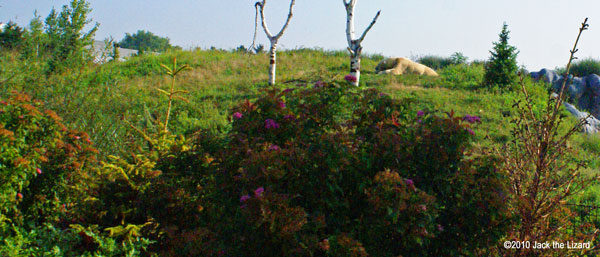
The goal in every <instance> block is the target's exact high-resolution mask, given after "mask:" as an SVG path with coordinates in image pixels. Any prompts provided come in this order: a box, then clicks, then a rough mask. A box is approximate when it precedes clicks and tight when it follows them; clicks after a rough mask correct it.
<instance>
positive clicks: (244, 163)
mask: <svg viewBox="0 0 600 257" xmlns="http://www.w3.org/2000/svg"><path fill="white" fill-rule="evenodd" d="M232 113H233V114H232V119H233V124H232V130H231V132H230V133H229V134H228V135H227V137H228V138H229V140H230V142H229V144H227V145H226V146H225V148H224V149H223V151H222V153H221V155H220V158H218V159H220V160H221V161H220V164H219V171H218V172H217V173H216V174H215V176H216V177H215V179H216V188H219V191H215V192H214V194H213V197H214V198H213V199H214V200H213V201H214V202H215V203H219V208H218V209H217V210H216V214H217V217H219V219H218V222H216V224H218V225H215V226H214V227H213V228H212V229H211V231H213V232H214V233H215V235H217V237H218V240H217V241H216V242H220V243H218V244H217V246H214V247H213V248H215V249H217V248H218V249H220V250H221V251H223V252H224V253H225V254H226V255H235V256H248V255H252V253H254V252H262V253H270V254H273V255H286V256H290V255H295V256H299V255H301V256H305V255H315V254H316V255H329V256H366V255H367V254H370V255H374V256H398V255H402V256H424V255H427V254H429V255H437V256H442V255H446V256H448V255H457V254H473V253H474V252H476V251H478V250H477V249H479V248H485V247H486V246H490V245H494V244H495V243H496V241H497V240H498V239H499V238H500V236H502V235H503V231H504V229H505V228H506V227H505V226H506V222H504V221H506V219H507V217H508V214H507V213H506V208H505V207H504V204H503V199H504V198H503V195H504V192H505V190H506V189H505V188H504V186H503V182H504V180H503V177H502V176H501V175H500V174H499V173H497V172H496V171H495V169H494V165H495V164H496V162H497V161H496V160H495V159H493V158H483V157H481V158H474V157H468V156H467V155H466V152H465V151H466V150H467V148H468V146H469V143H468V142H469V140H470V138H471V136H472V135H471V134H472V130H470V126H472V125H473V124H474V123H477V122H478V121H479V120H478V117H473V116H465V117H455V116H454V115H453V114H451V113H449V114H447V115H445V116H437V115H435V114H433V113H425V112H423V111H421V112H417V113H416V114H415V112H413V111H411V110H410V108H408V103H407V102H403V101H398V100H393V99H391V98H390V97H389V96H386V95H384V94H381V93H379V92H377V91H376V90H366V91H360V90H358V89H349V88H346V87H342V86H338V85H337V84H335V83H333V84H327V83H323V82H317V83H316V84H315V85H314V86H313V87H301V88H293V89H287V90H284V91H276V90H272V91H268V93H267V94H266V96H264V97H261V98H259V99H258V100H256V101H255V102H254V103H252V102H248V101H247V102H245V103H244V104H242V105H240V106H239V107H237V108H235V109H234V110H233V111H232ZM471 123H473V124H471ZM471 238H478V239H479V240H469V239H471ZM219 247H220V248H219ZM267 255H269V254H267Z"/></svg>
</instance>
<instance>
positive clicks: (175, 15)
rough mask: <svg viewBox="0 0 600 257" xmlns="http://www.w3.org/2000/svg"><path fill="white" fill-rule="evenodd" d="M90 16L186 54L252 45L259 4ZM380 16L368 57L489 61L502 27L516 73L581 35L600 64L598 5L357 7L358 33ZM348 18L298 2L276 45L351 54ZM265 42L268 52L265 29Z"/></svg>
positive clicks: (426, 1) (138, 8)
mask: <svg viewBox="0 0 600 257" xmlns="http://www.w3.org/2000/svg"><path fill="white" fill-rule="evenodd" d="M88 2H89V3H90V5H91V8H92V9H93V10H92V12H91V14H90V18H91V19H92V20H93V22H98V23H99V24H100V27H99V30H98V32H97V33H96V39H99V40H103V39H105V38H108V37H111V36H112V37H113V38H114V39H116V40H121V39H122V38H123V37H124V36H125V33H131V34H133V33H135V32H136V31H138V30H147V31H150V32H152V33H154V34H156V35H159V36H163V37H168V38H169V39H170V40H171V43H172V44H174V45H179V46H182V47H183V48H184V49H191V48H196V47H200V48H203V49H207V48H210V47H211V46H214V47H217V48H223V49H232V48H237V47H238V46H240V45H244V46H246V47H248V46H249V45H250V44H251V43H252V36H253V33H254V15H255V10H254V2H255V1H253V0H170V1H158V0H95V1H94V0H91V1H88ZM68 3H69V0H0V22H4V23H6V22H8V21H14V22H16V23H17V24H19V25H20V26H27V24H28V23H29V21H30V20H31V18H32V17H33V13H34V11H35V10H37V12H38V13H39V14H40V15H41V16H42V17H43V18H45V17H46V16H47V15H48V13H49V12H50V10H51V8H52V7H54V8H56V9H57V10H59V9H61V8H62V6H63V5H65V4H68ZM289 4H290V0H268V1H267V4H266V7H265V13H266V17H267V24H268V26H269V29H270V30H271V32H273V34H275V33H277V32H278V31H279V29H280V28H281V27H282V26H283V23H284V22H285V18H286V16H287V12H288V8H289ZM378 10H381V16H380V17H379V20H378V21H377V23H376V24H375V26H374V27H373V29H372V30H371V31H370V32H369V34H368V35H367V36H366V38H365V40H364V41H363V43H362V46H363V49H364V50H363V52H364V53H370V54H382V55H384V56H388V57H408V58H413V59H414V58H416V57H419V56H424V55H437V56H450V55H452V54H453V53H455V52H461V53H463V54H464V55H465V56H467V57H468V58H469V60H485V59H488V58H489V56H490V53H489V51H490V50H491V49H492V47H493V42H494V41H497V40H498V34H499V33H500V31H501V29H502V24H503V23H504V22H506V23H507V24H508V28H509V30H510V31H511V32H510V40H509V43H510V44H511V45H514V46H515V47H517V49H518V50H519V51H520V52H519V55H518V59H517V60H518V62H519V65H523V66H525V67H526V68H527V69H528V70H530V71H534V70H539V69H541V68H555V67H562V66H565V65H566V63H567V61H568V58H569V50H570V49H571V48H572V47H573V43H574V42H575V39H576V37H577V33H578V28H579V27H580V26H581V23H582V22H583V20H584V19H585V18H586V17H589V21H588V23H589V24H590V29H589V30H588V31H585V32H584V34H583V35H582V37H581V40H580V44H579V46H578V48H579V49H580V50H579V52H578V53H577V56H578V57H579V58H589V57H591V58H599V56H600V49H598V48H597V47H598V46H600V12H599V11H598V10H600V1H598V0H502V1H498V0H496V1H491V0H358V3H357V4H356V11H355V16H356V21H355V26H356V30H357V34H360V33H362V30H363V29H364V28H365V27H366V26H367V25H368V24H369V23H370V22H371V20H372V18H373V17H374V16H375V13H376V12H377V11H378ZM345 26H346V12H345V9H344V7H343V4H342V0H296V5H295V7H294V17H293V18H292V21H291V23H290V26H289V27H288V29H287V30H286V31H285V32H284V35H283V37H282V38H281V39H280V41H279V46H280V49H295V48H302V47H308V48H322V49H331V50H342V49H346V47H347V41H346V33H345V29H346V27H345ZM259 29H260V30H259V31H258V33H259V34H258V36H257V37H258V43H261V44H264V45H265V46H267V47H268V44H269V41H268V40H267V38H266V36H265V34H264V31H262V28H260V27H259Z"/></svg>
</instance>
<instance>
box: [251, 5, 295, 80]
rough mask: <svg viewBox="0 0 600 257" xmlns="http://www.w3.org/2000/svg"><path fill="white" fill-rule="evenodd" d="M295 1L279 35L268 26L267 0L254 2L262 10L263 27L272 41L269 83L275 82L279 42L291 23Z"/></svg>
mask: <svg viewBox="0 0 600 257" xmlns="http://www.w3.org/2000/svg"><path fill="white" fill-rule="evenodd" d="M295 3H296V0H292V2H291V3H290V12H289V14H288V17H287V20H286V21H285V24H284V25H283V28H281V31H279V33H277V35H273V34H271V32H270V31H269V28H268V27H267V21H266V19H265V5H266V4H267V0H262V1H260V2H256V4H254V7H255V8H257V11H259V10H260V19H261V20H262V27H263V29H265V34H267V37H268V38H269V41H270V42H271V49H270V51H269V56H270V66H269V85H273V84H275V71H276V68H277V42H278V41H279V39H280V38H281V36H283V32H284V31H285V29H287V27H288V25H289V24H290V20H291V19H292V15H293V13H292V12H293V9H294V4H295Z"/></svg>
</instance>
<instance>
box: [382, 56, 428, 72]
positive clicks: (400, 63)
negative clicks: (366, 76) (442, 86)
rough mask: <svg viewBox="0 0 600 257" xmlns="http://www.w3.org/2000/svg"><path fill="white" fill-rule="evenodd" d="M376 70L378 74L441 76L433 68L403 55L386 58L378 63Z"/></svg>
mask: <svg viewBox="0 0 600 257" xmlns="http://www.w3.org/2000/svg"><path fill="white" fill-rule="evenodd" d="M375 72H376V73H377V74H394V75H403V74H417V75H426V76H434V77H437V76H439V75H438V74H437V73H436V72H435V71H434V70H433V69H431V68H429V67H427V66H425V65H423V64H420V63H416V62H413V61H411V60H409V59H406V58H402V57H397V58H387V59H384V60H383V61H381V62H380V63H379V64H377V67H375Z"/></svg>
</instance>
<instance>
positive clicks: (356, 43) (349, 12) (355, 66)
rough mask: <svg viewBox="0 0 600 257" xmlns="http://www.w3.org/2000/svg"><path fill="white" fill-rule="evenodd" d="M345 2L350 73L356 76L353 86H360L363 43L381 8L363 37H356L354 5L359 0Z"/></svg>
mask: <svg viewBox="0 0 600 257" xmlns="http://www.w3.org/2000/svg"><path fill="white" fill-rule="evenodd" d="M342 1H343V2H344V6H345V7H346V38H347V40H348V51H349V52H350V75H352V76H354V77H356V81H355V82H352V85H353V86H358V84H359V82H360V56H361V53H362V46H361V43H362V41H363V40H364V39H365V37H366V36H367V33H368V32H369V30H371V28H373V25H375V23H376V22H377V19H378V18H379V15H380V14H381V10H380V11H378V12H377V15H375V18H373V21H371V24H369V26H368V27H367V28H366V29H365V31H364V32H363V33H362V35H361V37H360V38H358V39H356V38H355V31H354V6H355V5H356V1H357V0H349V1H346V0H342Z"/></svg>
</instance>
